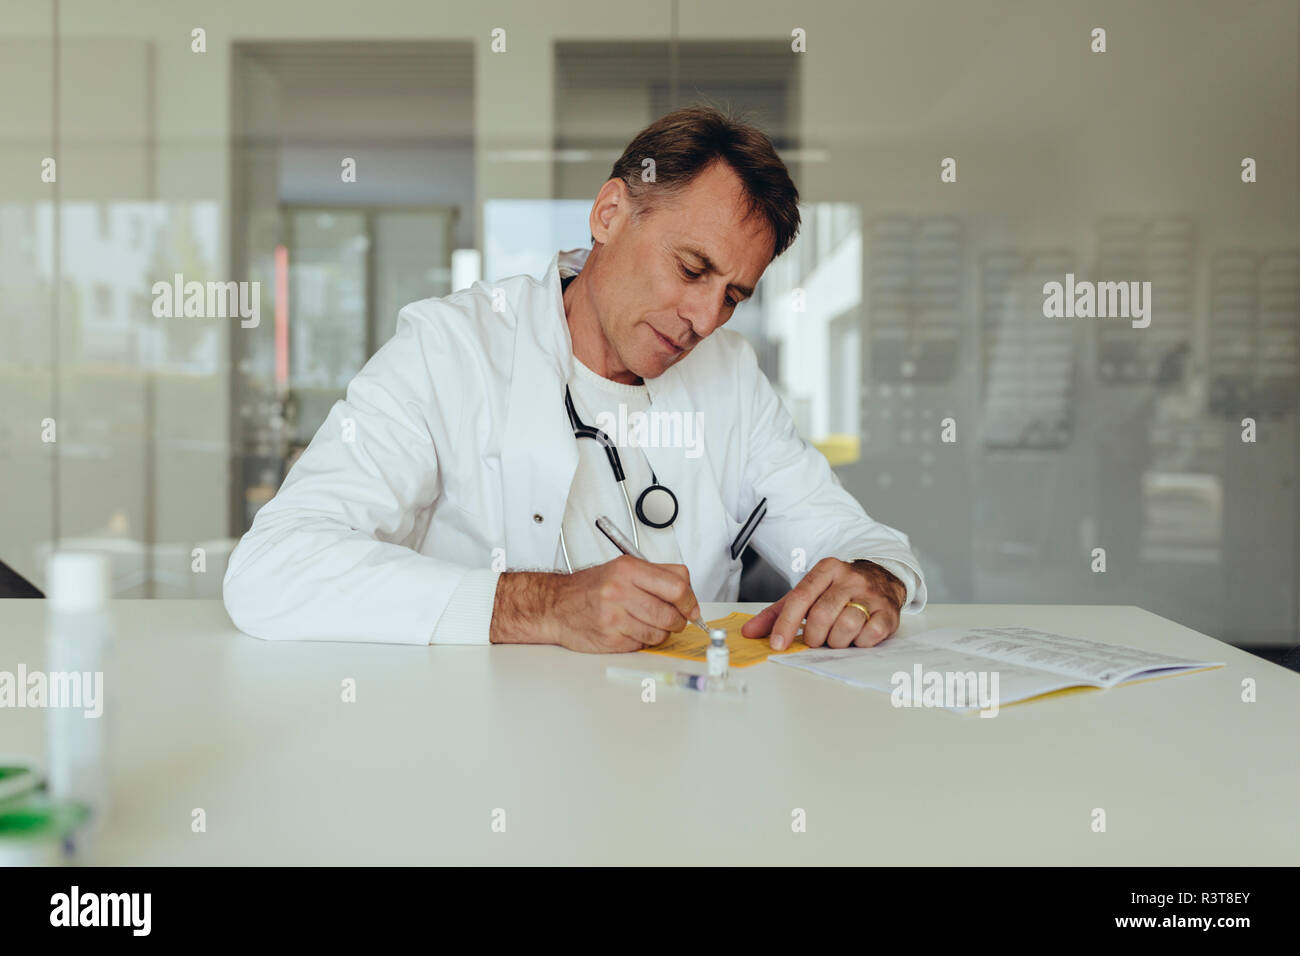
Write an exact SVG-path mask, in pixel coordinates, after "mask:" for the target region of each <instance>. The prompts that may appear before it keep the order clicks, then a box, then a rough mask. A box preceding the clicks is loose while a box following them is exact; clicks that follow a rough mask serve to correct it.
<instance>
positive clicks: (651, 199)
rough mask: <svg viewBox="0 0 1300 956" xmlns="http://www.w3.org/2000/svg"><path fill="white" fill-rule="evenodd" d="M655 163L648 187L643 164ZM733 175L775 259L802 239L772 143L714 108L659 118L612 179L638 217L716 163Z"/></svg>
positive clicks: (792, 194)
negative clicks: (765, 229)
mask: <svg viewBox="0 0 1300 956" xmlns="http://www.w3.org/2000/svg"><path fill="white" fill-rule="evenodd" d="M647 159H651V160H654V181H653V182H646V181H645V180H644V179H643V178H642V175H643V171H644V170H645V169H646V168H648V167H646V165H645V160H647ZM718 161H721V162H725V163H726V164H727V165H728V166H730V167H731V168H732V170H734V171H735V173H736V175H737V176H738V177H739V178H740V182H741V184H742V186H743V187H744V190H745V195H746V197H747V198H748V200H749V209H748V213H749V215H754V214H758V215H761V216H762V217H763V218H764V220H766V222H767V224H768V226H769V227H770V228H771V230H772V236H773V251H772V258H773V259H775V258H776V257H777V256H779V255H780V254H781V253H783V252H785V250H786V249H788V248H789V247H790V243H792V242H794V238H795V236H797V235H798V234H799V191H798V190H797V189H795V186H794V183H793V182H792V181H791V179H790V172H789V170H787V169H786V168H785V163H783V162H782V161H781V157H779V156H778V155H777V154H776V149H775V148H774V147H773V146H772V141H771V140H770V139H768V138H767V136H766V135H764V133H763V132H762V131H761V130H759V129H758V128H756V127H754V126H750V125H749V124H747V123H744V122H742V121H741V120H740V119H739V118H735V117H731V116H727V115H725V114H723V113H722V112H720V111H719V110H716V109H714V108H713V107H711V106H687V107H685V108H683V109H679V110H674V111H673V112H671V113H668V114H666V115H664V116H661V117H660V118H659V119H657V120H655V122H653V123H651V124H650V125H649V126H647V127H646V128H645V129H643V130H641V132H639V133H637V134H636V136H635V137H634V138H633V140H632V142H630V143H628V146H627V149H625V150H624V151H623V155H622V156H620V157H619V158H618V162H616V163H615V164H614V169H613V171H611V172H610V174H609V178H610V179H621V180H623V182H624V183H626V184H627V189H628V192H629V193H630V194H631V196H632V199H633V203H634V209H633V215H634V216H641V215H644V214H646V213H648V212H650V211H652V210H653V209H654V208H655V204H656V202H657V201H658V200H659V199H662V198H667V197H671V196H673V195H675V194H677V193H679V192H681V191H682V189H684V188H685V187H686V186H687V185H689V183H690V182H691V180H693V179H694V178H695V177H696V176H698V175H699V174H700V173H702V172H704V170H706V169H708V168H709V167H710V166H711V165H712V164H713V163H715V162H718Z"/></svg>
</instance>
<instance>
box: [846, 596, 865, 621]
mask: <svg viewBox="0 0 1300 956" xmlns="http://www.w3.org/2000/svg"><path fill="white" fill-rule="evenodd" d="M844 606H845V607H855V608H857V609H858V610H859V611H861V612H862V613H863V614H865V615H866V616H867V620H868V621H869V620H871V611H870V610H869V609H868V608H865V607H863V606H862V605H861V604H859V603H858V602H857V601H850V602H849V603H848V604H846V605H844Z"/></svg>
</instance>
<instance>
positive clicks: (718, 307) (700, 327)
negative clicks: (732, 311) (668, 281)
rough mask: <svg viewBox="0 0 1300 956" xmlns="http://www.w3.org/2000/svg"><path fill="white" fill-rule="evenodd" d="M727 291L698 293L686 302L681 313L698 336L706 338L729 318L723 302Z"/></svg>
mask: <svg viewBox="0 0 1300 956" xmlns="http://www.w3.org/2000/svg"><path fill="white" fill-rule="evenodd" d="M725 295H726V293H725V292H720V293H718V294H716V295H714V294H712V293H706V294H703V295H698V296H696V297H695V298H693V299H691V300H690V301H689V302H688V303H686V307H685V308H684V309H683V310H682V312H681V315H682V317H683V318H684V319H686V321H687V322H689V323H690V325H691V329H692V331H694V333H695V335H696V337H697V338H701V339H702V338H705V337H706V336H708V335H709V334H710V333H712V332H713V331H714V330H716V329H717V328H718V326H720V325H722V323H723V322H725V321H726V320H727V312H726V307H725V305H724V303H723V298H724V296H725Z"/></svg>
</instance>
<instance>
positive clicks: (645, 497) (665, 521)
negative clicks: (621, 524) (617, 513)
mask: <svg viewBox="0 0 1300 956" xmlns="http://www.w3.org/2000/svg"><path fill="white" fill-rule="evenodd" d="M636 516H637V517H638V518H640V519H641V521H642V522H644V523H645V524H647V525H649V526H650V527H651V528H667V527H670V526H671V525H672V523H673V522H674V521H676V520H677V496H676V495H674V494H673V493H672V492H671V491H669V490H668V489H667V488H665V487H664V486H663V485H661V484H659V483H658V482H656V483H655V484H653V485H651V486H650V487H649V488H647V489H646V490H645V491H643V492H641V496H640V497H639V498H637V500H636Z"/></svg>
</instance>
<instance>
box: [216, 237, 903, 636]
mask: <svg viewBox="0 0 1300 956" xmlns="http://www.w3.org/2000/svg"><path fill="white" fill-rule="evenodd" d="M586 254H587V250H585V249H584V250H575V251H573V252H569V253H558V254H557V255H556V257H555V258H553V259H552V260H551V265H550V267H549V269H548V270H547V272H546V275H545V278H544V279H543V280H541V281H538V280H537V279H536V278H533V277H532V276H514V277H511V278H508V279H504V280H501V281H499V282H495V283H490V284H489V283H485V282H477V283H475V284H474V285H473V287H471V288H470V289H467V290H464V291H461V292H457V293H455V294H453V295H450V296H447V297H445V298H442V299H423V300H421V301H419V302H413V303H411V304H410V305H408V306H406V307H405V308H403V309H402V310H401V312H400V313H399V314H398V318H397V331H396V333H395V334H394V336H393V338H392V339H390V340H389V341H388V342H387V343H386V344H385V345H384V346H383V347H382V348H380V349H379V351H378V352H376V353H375V355H374V356H373V357H372V358H371V359H370V361H368V362H367V363H366V364H365V367H364V368H362V369H361V371H360V372H359V373H358V374H357V376H356V377H355V378H354V379H353V380H352V382H351V383H350V384H349V385H348V389H347V397H346V399H344V400H340V401H338V402H336V403H335V405H334V407H333V408H332V409H331V410H330V413H329V415H328V417H327V418H326V420H325V422H324V424H323V425H322V426H321V428H320V430H319V431H317V433H316V435H315V437H314V438H313V439H312V441H311V444H310V445H309V446H308V447H307V449H306V450H305V451H304V452H303V454H302V456H301V457H300V458H299V460H298V462H297V463H296V464H295V465H294V466H293V468H292V469H291V470H290V472H289V474H288V476H287V477H286V478H285V481H284V483H283V485H282V487H281V488H280V490H279V492H278V493H277V494H276V495H275V497H274V498H273V499H272V500H271V501H269V502H267V503H266V504H265V505H264V506H263V507H262V508H261V509H260V510H259V511H258V512H257V515H256V516H255V518H254V521H253V525H252V527H251V528H250V529H249V531H248V533H247V534H245V535H244V537H243V539H242V540H241V541H240V542H239V544H238V546H237V547H236V548H235V550H234V552H233V553H232V554H231V556H230V563H229V566H228V567H227V570H226V576H225V580H224V591H223V594H224V599H225V604H226V609H227V611H228V612H229V613H230V617H231V620H232V621H233V622H234V623H235V625H236V626H237V627H238V628H240V630H243V631H245V632H247V633H249V634H252V635H254V636H257V637H261V638H267V639H323V640H364V641H384V642H396V643H406V644H427V643H429V641H430V638H431V635H432V633H433V630H434V625H435V624H436V623H437V621H438V618H439V616H440V615H441V614H442V612H443V609H444V608H445V607H446V606H447V603H448V601H449V600H450V598H451V595H452V592H453V591H454V590H455V589H456V587H457V584H458V583H459V582H460V581H461V580H462V578H463V577H464V575H465V574H466V572H467V571H468V570H469V569H471V568H480V569H488V568H493V567H494V566H495V568H496V569H497V570H500V569H501V568H502V567H504V568H508V569H510V570H545V571H563V570H564V564H563V559H562V558H561V557H560V553H559V532H560V522H561V519H562V517H563V515H564V511H565V503H566V501H567V499H568V494H569V486H570V482H571V481H572V479H573V475H574V471H575V469H576V467H577V462H578V451H577V445H576V440H575V438H574V436H573V432H572V431H571V430H570V428H569V422H568V418H567V416H566V415H565V412H564V386H565V382H566V381H567V380H568V378H569V374H570V371H571V368H572V361H573V347H572V341H571V339H570V336H569V328H568V324H567V322H566V321H565V313H564V304H563V300H562V299H561V292H560V278H561V276H560V271H559V269H560V268H563V269H564V270H565V274H566V275H567V274H571V273H572V272H573V271H575V270H577V269H580V268H581V265H582V263H583V262H584V261H585V258H586ZM494 303H495V304H496V305H497V309H495V310H494V308H493V305H494ZM646 386H647V388H648V390H649V393H650V398H651V402H652V405H653V408H654V409H656V410H658V411H661V412H681V413H683V414H690V413H693V412H695V411H701V412H703V421H702V425H703V435H704V440H703V453H702V454H699V455H698V457H689V456H688V454H687V453H688V451H689V449H687V448H671V447H654V446H649V447H645V448H644V449H643V450H644V452H645V454H646V456H647V458H648V459H649V461H650V464H651V466H652V467H653V468H654V470H655V473H656V474H657V475H658V477H659V480H660V481H661V482H662V483H664V484H665V485H667V486H668V487H669V488H671V489H672V490H673V492H674V493H675V494H676V495H677V498H678V501H679V503H680V513H679V517H678V519H677V522H676V524H675V525H674V528H675V530H676V533H677V541H678V545H679V547H680V549H681V553H682V560H683V562H684V563H685V564H686V565H687V567H688V568H689V569H690V575H691V583H692V584H693V586H694V587H695V593H696V596H697V597H698V598H699V600H701V601H734V600H736V598H737V595H738V592H739V581H740V571H741V562H740V559H739V558H737V559H735V560H732V558H731V556H730V553H729V547H728V546H729V545H730V543H731V541H732V539H733V538H735V536H736V534H737V532H738V531H739V529H740V527H741V525H742V523H743V522H744V521H745V519H746V518H747V517H748V516H749V514H750V512H751V511H752V510H753V508H754V506H755V505H756V504H757V503H758V501H759V499H761V498H763V497H766V498H767V499H768V510H767V517H766V518H764V519H763V521H762V523H761V524H760V525H759V527H758V530H757V533H756V534H755V535H754V537H753V538H752V539H751V545H752V547H754V548H755V549H756V550H757V551H758V553H759V554H760V555H762V556H763V557H764V558H765V559H766V560H767V561H769V562H770V563H771V564H772V565H774V566H775V567H776V568H777V569H778V570H780V571H781V572H782V573H783V574H785V575H786V577H787V579H788V580H789V581H790V582H791V584H792V585H793V584H794V583H795V582H797V581H798V580H799V579H800V578H801V577H802V576H803V573H805V570H806V569H810V568H811V567H812V566H813V565H814V564H815V563H816V562H817V561H818V560H820V559H821V558H823V557H826V556H833V557H838V558H841V559H842V560H846V561H848V560H853V559H855V558H876V557H879V558H883V559H888V560H893V561H898V562H901V563H903V564H905V565H907V566H908V567H910V568H911V569H912V570H913V571H914V572H915V573H916V577H917V582H918V584H919V586H918V587H917V589H916V593H915V594H914V595H913V599H912V602H911V604H909V605H908V607H907V608H906V609H905V610H907V611H909V612H919V611H920V610H921V608H922V607H924V605H925V601H926V595H925V582H924V578H923V577H922V575H921V570H920V565H919V563H918V562H917V560H916V558H915V556H914V555H913V554H912V552H911V549H910V545H909V542H908V539H907V537H906V536H905V535H904V534H902V533H900V532H898V531H896V530H894V529H893V528H890V527H888V526H886V525H883V524H880V523H878V522H876V521H874V520H873V519H872V518H870V517H869V516H868V515H867V513H866V512H865V511H864V510H863V508H862V506H861V505H860V504H859V503H858V502H857V501H856V500H855V499H854V498H853V497H852V496H851V495H850V494H849V493H848V492H847V491H845V490H844V488H843V487H842V486H841V484H840V481H839V479H838V477H837V476H836V475H835V474H834V472H832V471H831V468H830V466H829V465H828V463H827V461H826V459H825V457H824V456H823V455H822V454H821V453H820V452H818V451H817V450H816V449H814V448H813V447H812V446H811V445H809V444H808V443H807V442H805V441H804V440H803V439H801V438H800V437H799V435H798V434H797V433H796V430H795V427H794V424H793V422H792V420H791V418H790V416H789V415H788V413H787V412H786V410H785V409H784V407H783V406H782V404H781V402H780V400H779V398H778V396H777V394H776V392H775V391H774V390H773V389H772V386H771V384H770V383H769V382H768V380H767V378H766V377H765V376H764V375H763V373H762V372H761V371H760V370H759V367H758V363H757V360H756V356H755V354H754V351H753V349H752V347H751V346H750V345H749V344H748V343H747V342H746V341H745V339H744V338H743V337H742V336H741V335H739V334H738V333H736V332H733V331H731V330H728V329H726V328H722V329H718V330H717V331H715V332H714V333H713V334H711V335H710V336H708V337H707V338H706V339H705V340H704V341H702V342H701V343H700V344H699V345H697V346H696V347H695V349H694V350H693V351H692V352H691V353H690V354H688V355H687V356H686V357H685V358H683V359H681V360H679V361H678V362H677V364H675V365H673V366H670V367H669V368H668V370H667V371H666V372H664V374H663V375H661V376H659V377H658V378H654V379H647V380H646ZM692 454H695V453H692ZM610 480H611V481H612V480H613V476H612V475H611V476H610ZM498 549H500V550H498ZM801 557H802V563H800V558H801ZM792 566H793V567H798V568H800V570H794V569H793V567H792Z"/></svg>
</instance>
